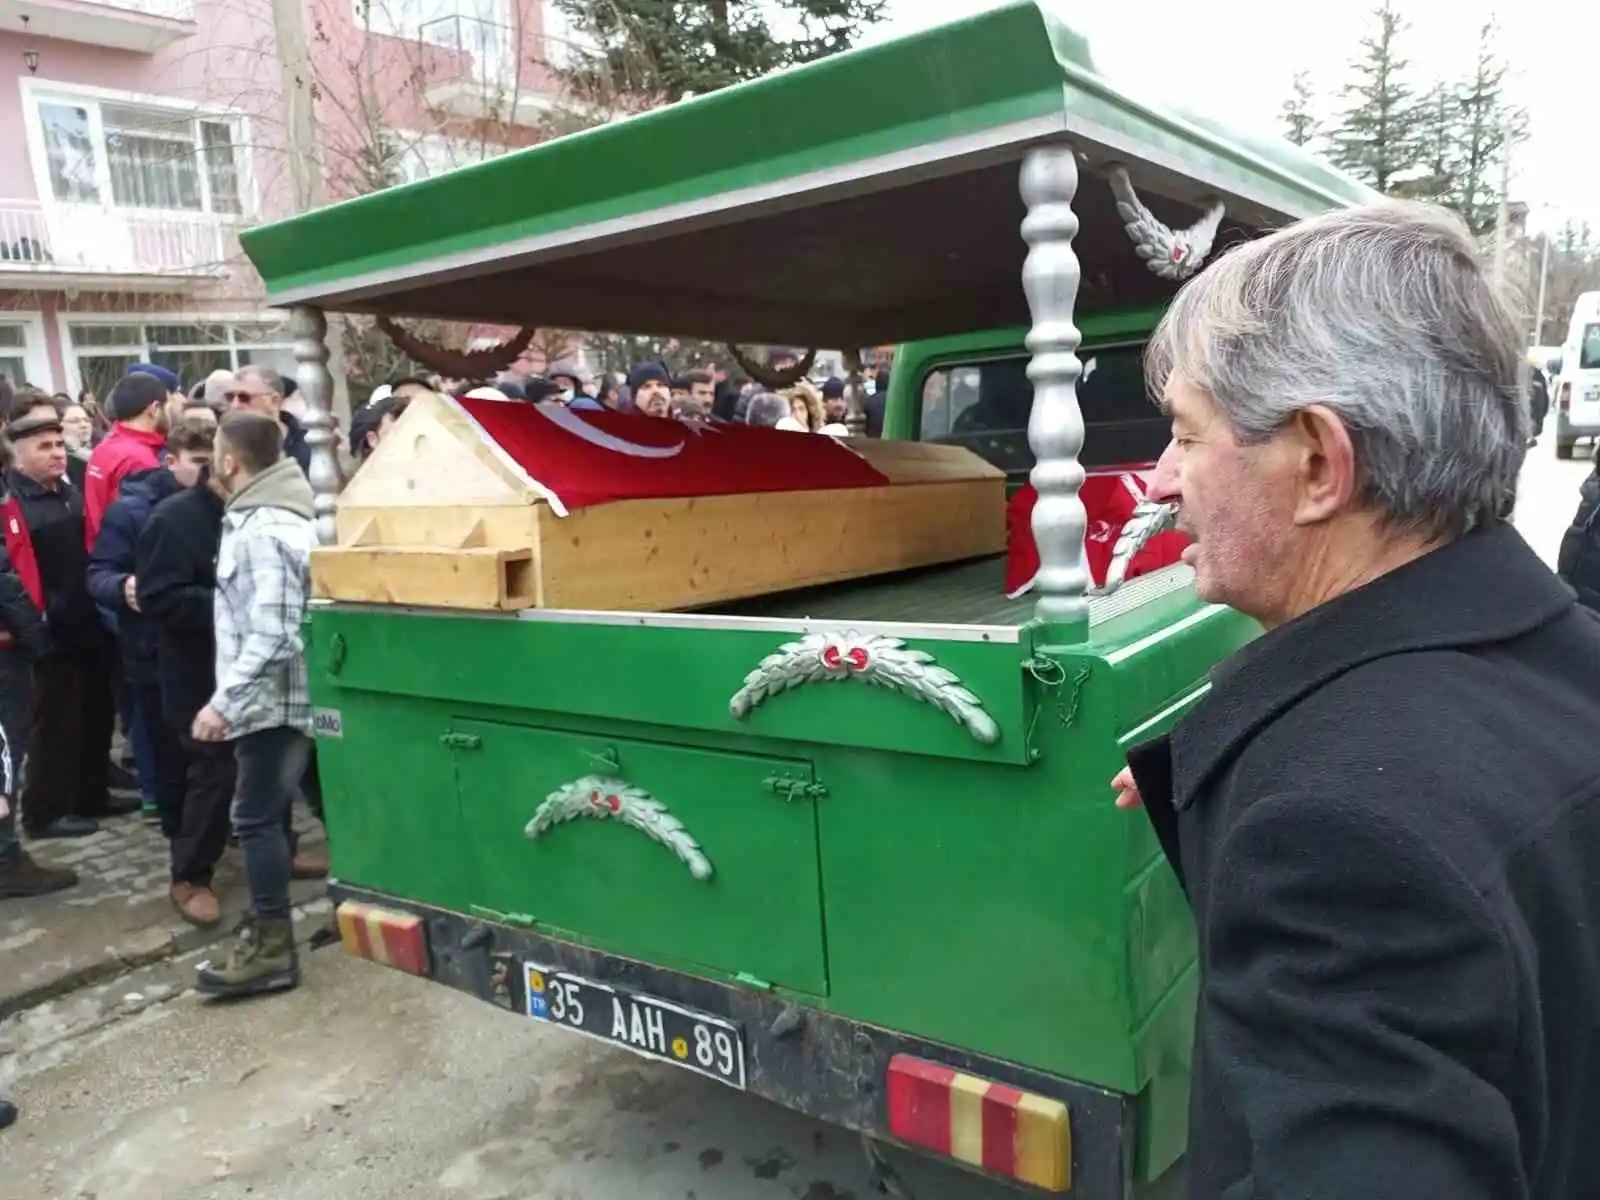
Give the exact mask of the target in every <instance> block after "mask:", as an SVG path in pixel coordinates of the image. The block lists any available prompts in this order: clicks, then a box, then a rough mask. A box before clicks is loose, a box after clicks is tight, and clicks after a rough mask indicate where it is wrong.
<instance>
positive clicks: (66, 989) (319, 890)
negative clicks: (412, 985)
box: [0, 880, 327, 1021]
mask: <svg viewBox="0 0 1600 1200" xmlns="http://www.w3.org/2000/svg"><path fill="white" fill-rule="evenodd" d="M296 882H306V883H310V884H311V885H312V886H311V889H310V890H311V891H312V894H311V895H309V896H307V897H306V898H305V899H304V900H301V901H299V902H298V903H296V904H295V905H294V908H295V910H296V911H297V912H298V911H299V910H301V909H304V908H305V907H307V906H308V905H310V904H312V903H315V902H316V901H318V900H321V899H323V898H324V897H325V896H326V895H327V882H326V881H325V880H317V881H300V880H297V881H296ZM243 916H244V914H242V913H240V914H237V915H235V916H232V917H224V918H223V919H222V920H221V921H219V922H217V923H216V924H215V925H212V926H210V927H209V928H204V929H202V928H200V927H198V926H195V925H190V924H188V923H187V922H183V923H181V924H177V925H173V926H168V927H167V928H165V929H147V930H141V931H140V932H138V933H136V934H134V935H132V936H131V937H130V938H129V939H128V941H127V942H126V943H125V944H124V945H122V946H107V947H106V956H105V957H104V958H101V959H97V960H95V961H94V962H89V963H84V964H83V965H81V966H78V967H74V968H72V969H71V970H68V971H64V972H62V973H61V974H60V975H56V976H54V977H52V978H50V979H47V980H44V981H43V982H41V983H37V984H34V985H33V986H32V987H28V988H24V989H23V990H21V991H18V992H12V993H11V994H10V995H6V996H0V1021H4V1020H6V1019H7V1018H9V1017H14V1016H16V1015H17V1014H18V1013H24V1012H27V1011H28V1010H29V1009H33V1008H38V1007H39V1006H40V1005H41V1004H46V1003H48V1002H49V1001H51V1000H55V999H58V998H60V997H61V996H65V995H67V994H68V993H70V992H76V991H78V990H79V989H81V988H86V987H93V986H94V985H96V984H100V983H107V982H109V981H110V980H113V979H116V978H117V977H119V976H121V975H126V974H128V973H129V972H130V971H137V970H139V969H140V968H141V967H148V966H153V965H154V964H156V963H159V962H165V961H166V960H168V959H172V958H181V957H182V956H183V955H185V954H188V953H190V952H191V951H194V950H200V949H203V948H204V947H206V946H210V945H213V944H214V943H216V942H221V941H225V940H227V939H228V938H230V937H232V936H233V935H234V934H236V933H238V932H239V925H240V924H241V922H242V920H243Z"/></svg>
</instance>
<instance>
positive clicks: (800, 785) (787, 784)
mask: <svg viewBox="0 0 1600 1200" xmlns="http://www.w3.org/2000/svg"><path fill="white" fill-rule="evenodd" d="M761 783H762V786H764V787H765V788H766V789H767V791H769V792H772V793H774V794H775V795H778V796H782V797H783V798H784V799H785V800H787V801H789V802H790V803H793V802H794V801H796V800H821V799H822V798H823V797H824V796H826V795H827V794H828V789H827V788H826V787H825V786H823V785H822V784H820V783H807V782H806V781H805V780H804V779H795V778H793V777H792V776H789V775H768V776H767V777H766V778H765V779H763V780H762V781H761Z"/></svg>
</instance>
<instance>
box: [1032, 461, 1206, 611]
mask: <svg viewBox="0 0 1600 1200" xmlns="http://www.w3.org/2000/svg"><path fill="white" fill-rule="evenodd" d="M1154 469H1155V464H1154V463H1145V464H1137V465H1122V466H1115V467H1097V468H1095V469H1093V470H1091V471H1090V472H1089V473H1088V475H1087V477H1086V478H1085V479H1084V481H1083V487H1082V488H1080V489H1079V490H1078V499H1080V500H1082V501H1083V507H1084V509H1085V511H1086V512H1087V514H1088V523H1087V526H1086V527H1085V529H1084V535H1083V553H1084V558H1085V559H1086V560H1087V563H1088V567H1089V576H1090V578H1091V579H1092V580H1093V581H1094V586H1095V587H1100V586H1102V585H1103V584H1104V583H1105V581H1106V571H1107V570H1108V569H1109V568H1110V566H1111V556H1112V553H1113V552H1114V551H1115V550H1116V547H1117V538H1118V537H1120V536H1121V534H1122V527H1123V525H1125V524H1126V523H1127V521H1128V518H1129V517H1131V516H1133V510H1134V508H1135V507H1136V506H1137V505H1138V504H1139V503H1140V502H1141V501H1142V500H1144V498H1145V488H1146V487H1147V486H1148V484H1149V482H1150V474H1151V472H1152V471H1153V470H1154ZM1038 499H1039V493H1038V492H1036V491H1034V490H1033V485H1032V484H1031V483H1029V484H1024V485H1023V486H1022V487H1021V488H1019V489H1018V490H1017V492H1016V494H1015V495H1013V496H1012V497H1011V500H1010V502H1009V503H1008V504H1007V505H1006V583H1005V588H1006V595H1008V596H1020V595H1022V594H1023V593H1025V592H1027V591H1028V590H1029V589H1030V588H1032V587H1033V581H1034V577H1035V576H1037V575H1038V573H1039V547H1038V545H1037V544H1035V542H1034V540H1033V506H1034V504H1035V503H1036V502H1037V501H1038ZM1188 544H1189V539H1188V538H1187V537H1185V536H1184V535H1183V534H1181V533H1176V532H1173V531H1171V530H1168V531H1166V532H1164V533H1158V534H1156V536H1155V537H1153V538H1151V539H1150V540H1149V541H1148V542H1146V543H1145V544H1144V547H1143V549H1141V550H1140V551H1139V553H1137V554H1135V555H1134V556H1133V561H1132V562H1131V563H1130V564H1129V565H1128V573H1127V574H1126V575H1125V576H1124V577H1123V578H1124V579H1132V578H1134V577H1135V576H1138V575H1147V574H1149V573H1150V572H1151V571H1157V570H1160V569H1161V568H1162V567H1169V566H1171V565H1172V564H1173V563H1175V562H1177V561H1178V560H1179V558H1181V557H1182V555H1183V548H1184V547H1185V546H1187V545H1188Z"/></svg>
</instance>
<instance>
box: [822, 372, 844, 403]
mask: <svg viewBox="0 0 1600 1200" xmlns="http://www.w3.org/2000/svg"><path fill="white" fill-rule="evenodd" d="M843 397H844V380H842V379H840V378H839V377H838V376H837V375H834V376H831V377H830V378H828V379H826V380H824V381H823V383H822V398H823V399H824V400H840V399H843Z"/></svg>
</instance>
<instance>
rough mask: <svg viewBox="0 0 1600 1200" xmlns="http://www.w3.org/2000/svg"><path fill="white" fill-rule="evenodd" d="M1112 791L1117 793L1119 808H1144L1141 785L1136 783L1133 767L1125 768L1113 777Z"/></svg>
mask: <svg viewBox="0 0 1600 1200" xmlns="http://www.w3.org/2000/svg"><path fill="white" fill-rule="evenodd" d="M1111 790H1112V791H1114V792H1116V793H1117V807H1118V808H1143V807H1144V797H1143V796H1141V795H1139V785H1138V784H1137V783H1135V782H1134V779H1133V768H1132V767H1123V768H1122V770H1120V771H1118V772H1117V773H1116V774H1115V775H1113V776H1112V777H1111Z"/></svg>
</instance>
